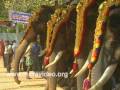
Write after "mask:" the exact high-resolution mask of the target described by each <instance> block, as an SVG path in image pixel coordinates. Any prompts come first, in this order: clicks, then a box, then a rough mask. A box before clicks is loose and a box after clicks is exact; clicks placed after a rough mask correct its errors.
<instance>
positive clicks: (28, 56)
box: [23, 43, 33, 79]
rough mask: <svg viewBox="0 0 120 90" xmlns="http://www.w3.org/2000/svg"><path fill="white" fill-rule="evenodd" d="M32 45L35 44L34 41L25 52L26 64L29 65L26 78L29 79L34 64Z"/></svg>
mask: <svg viewBox="0 0 120 90" xmlns="http://www.w3.org/2000/svg"><path fill="white" fill-rule="evenodd" d="M32 45H33V43H31V44H29V46H28V48H27V50H26V52H25V54H24V56H25V58H26V62H25V64H26V66H27V75H26V78H27V79H30V76H29V72H30V69H31V68H32V65H33V60H32V58H31V49H32ZM24 56H23V57H24Z"/></svg>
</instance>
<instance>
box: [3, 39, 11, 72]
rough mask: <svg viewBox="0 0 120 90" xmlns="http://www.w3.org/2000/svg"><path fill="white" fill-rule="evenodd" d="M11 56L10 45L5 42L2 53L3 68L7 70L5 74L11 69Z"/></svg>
mask: <svg viewBox="0 0 120 90" xmlns="http://www.w3.org/2000/svg"><path fill="white" fill-rule="evenodd" d="M12 54H13V50H12V45H11V44H10V42H9V41H8V40H7V41H5V51H4V65H5V68H7V72H10V69H11V62H12Z"/></svg>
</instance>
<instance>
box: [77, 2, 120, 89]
mask: <svg viewBox="0 0 120 90" xmlns="http://www.w3.org/2000/svg"><path fill="white" fill-rule="evenodd" d="M110 2H111V1H109V0H108V1H106V2H104V4H107V3H109V4H112V5H109V4H108V5H109V6H108V7H109V13H107V14H108V18H107V20H106V19H105V18H104V17H105V16H106V15H104V16H103V18H104V19H101V20H106V21H105V23H104V29H105V30H106V32H104V33H105V34H104V36H105V37H104V39H103V45H102V47H101V52H100V55H99V60H98V62H97V63H96V65H95V66H94V68H93V69H92V73H91V78H93V79H91V82H92V87H91V88H90V89H89V90H112V88H113V87H110V85H112V84H111V83H110V79H111V80H112V81H114V80H113V77H112V76H114V74H113V73H115V76H116V77H117V78H118V76H119V73H118V70H119V68H120V67H119V44H118V43H119V42H116V43H117V45H116V43H115V41H116V40H119V37H118V36H119V35H118V34H119V24H118V23H119V18H120V17H119V13H118V12H119V1H113V2H112V3H110ZM103 6H104V5H103ZM100 7H101V6H100ZM117 8H118V9H117ZM106 10H107V9H106ZM117 11H118V12H117ZM111 13H112V14H111ZM97 22H99V21H97ZM117 25H118V26H117ZM96 27H97V25H96ZM105 60H106V61H105ZM88 63H89V59H88V60H87V61H86V63H85V64H84V66H83V67H82V68H81V69H80V71H79V72H78V73H77V74H76V75H75V77H76V76H78V75H80V76H82V74H83V73H85V71H87V67H88ZM106 63H107V65H104V64H106ZM116 68H117V70H116ZM104 70H105V71H104ZM99 72H100V73H99ZM111 77H112V78H111ZM95 79H96V80H95ZM108 80H109V81H108ZM112 86H114V85H112ZM117 90H119V88H118V89H117Z"/></svg>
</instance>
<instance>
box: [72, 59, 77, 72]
mask: <svg viewBox="0 0 120 90" xmlns="http://www.w3.org/2000/svg"><path fill="white" fill-rule="evenodd" d="M72 69H73V73H76V72H77V70H78V63H77V60H75V61H74V63H73V66H72Z"/></svg>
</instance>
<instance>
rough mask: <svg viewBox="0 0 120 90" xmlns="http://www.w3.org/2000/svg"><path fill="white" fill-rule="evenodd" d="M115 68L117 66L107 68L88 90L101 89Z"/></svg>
mask: <svg viewBox="0 0 120 90" xmlns="http://www.w3.org/2000/svg"><path fill="white" fill-rule="evenodd" d="M116 67H117V64H112V65H110V66H108V67H107V68H106V70H105V72H104V73H103V75H102V76H101V78H100V79H99V80H98V82H97V83H96V84H95V85H93V86H92V87H91V88H90V89H89V90H98V89H99V88H101V87H103V85H104V84H105V83H106V82H107V81H108V80H109V79H110V77H111V76H112V75H113V73H114V71H115V69H116Z"/></svg>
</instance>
